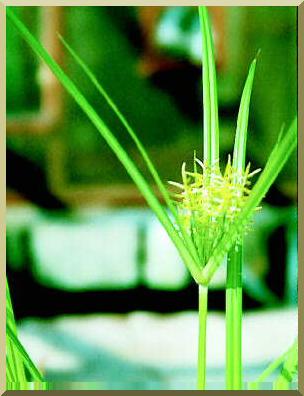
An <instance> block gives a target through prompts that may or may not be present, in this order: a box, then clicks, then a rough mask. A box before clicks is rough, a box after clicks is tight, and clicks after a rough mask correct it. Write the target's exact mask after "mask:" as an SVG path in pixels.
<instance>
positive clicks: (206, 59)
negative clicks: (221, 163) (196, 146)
mask: <svg viewBox="0 0 304 396" xmlns="http://www.w3.org/2000/svg"><path fill="white" fill-rule="evenodd" d="M199 18H200V25H201V36H202V73H203V80H202V81H203V101H204V103H203V105H204V160H205V161H206V162H207V163H208V164H209V165H213V164H214V162H215V161H217V160H218V158H219V120H218V103H217V84H216V70H215V62H214V50H213V44H212V43H213V40H212V32H211V26H210V23H209V17H208V11H207V8H206V7H205V6H200V7H199Z"/></svg>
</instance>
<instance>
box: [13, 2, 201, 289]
mask: <svg viewBox="0 0 304 396" xmlns="http://www.w3.org/2000/svg"><path fill="white" fill-rule="evenodd" d="M7 15H8V17H9V18H10V20H11V21H12V22H13V24H14V25H15V27H16V28H17V30H18V32H19V33H20V34H21V36H22V37H23V38H24V39H25V41H26V42H27V43H28V44H29V46H30V47H31V48H32V49H33V51H34V52H35V53H36V54H37V55H38V56H39V57H40V58H42V59H43V60H44V62H45V63H46V64H47V65H48V67H49V68H50V69H51V71H52V72H53V73H54V75H55V76H56V77H57V78H58V80H59V81H60V83H61V84H62V85H63V86H64V88H65V89H66V91H67V92H68V93H69V94H70V95H71V96H72V98H73V99H74V100H75V101H76V103H77V104H78V105H79V106H80V108H81V109H82V110H83V111H84V113H85V114H86V115H87V116H88V118H89V119H90V120H91V122H92V123H93V125H94V126H95V127H96V129H97V130H98V131H99V133H100V134H101V135H102V137H103V138H104V139H105V141H106V142H107V144H108V145H109V146H110V148H111V149H112V150H113V152H114V153H115V155H116V156H117V158H118V159H119V160H120V162H121V163H122V164H123V166H124V167H125V169H126V171H127V172H128V174H129V175H130V177H131V178H132V179H133V181H134V182H135V184H136V185H137V187H138V188H139V190H140V191H141V193H142V194H143V196H144V197H145V199H146V201H147V203H148V205H149V206H150V207H151V209H152V210H153V211H154V213H155V214H156V216H157V218H158V219H159V221H160V222H161V224H162V225H163V226H164V228H165V229H166V231H167V233H168V235H169V236H170V238H171V240H172V241H173V243H174V244H175V246H176V248H177V249H178V251H179V253H180V255H181V257H182V259H183V260H184V262H185V264H186V265H187V267H188V269H189V271H190V272H191V274H192V276H193V278H194V279H195V280H196V281H197V282H198V283H200V277H201V271H200V268H199V264H198V263H197V262H196V261H195V260H194V258H193V256H192V255H191V253H190V252H189V251H188V249H187V247H186V246H185V244H184V242H183V240H182V239H181V237H180V236H179V234H178V232H177V230H176V229H175V227H174V225H173V223H172V221H171V220H170V218H169V216H168V214H167V212H166V210H165V209H164V208H163V207H162V205H161V204H160V202H159V201H158V199H157V198H156V196H155V195H154V193H153V191H152V189H151V187H150V186H149V184H148V183H147V181H146V180H145V178H144V177H143V176H142V174H141V173H140V171H139V170H138V168H137V166H136V165H135V164H134V162H133V161H132V160H131V158H130V157H129V156H128V154H127V152H126V151H125V150H124V149H123V147H122V146H121V145H120V143H119V142H118V140H117V139H116V137H115V136H114V135H113V134H112V132H111V131H110V130H109V128H108V127H107V125H106V124H105V123H104V122H103V121H102V120H101V118H100V117H99V115H98V114H97V112H96V111H95V110H94V108H93V107H92V106H91V104H90V103H89V102H88V101H87V99H86V98H85V97H84V96H83V94H82V93H81V92H80V91H79V89H78V88H77V87H76V85H75V84H74V83H73V82H72V81H71V79H70V78H69V77H68V76H67V75H66V74H65V73H64V71H63V70H62V68H61V67H60V66H59V65H58V64H57V63H56V62H55V60H54V59H53V58H52V57H51V56H50V55H49V54H48V52H47V51H46V49H45V48H44V47H43V46H42V45H41V44H40V43H39V42H38V41H37V40H36V39H35V37H34V36H33V35H32V34H31V33H30V32H29V30H28V29H27V28H26V26H25V25H24V24H23V23H22V22H21V21H20V20H19V19H18V18H17V17H16V16H15V15H14V13H13V12H12V11H11V10H10V9H9V8H8V9H7Z"/></svg>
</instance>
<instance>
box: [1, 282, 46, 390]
mask: <svg viewBox="0 0 304 396" xmlns="http://www.w3.org/2000/svg"><path fill="white" fill-rule="evenodd" d="M26 373H28V375H29V377H27V374H26ZM6 381H7V387H8V389H15V390H27V389H31V384H30V382H36V383H37V384H40V385H39V386H40V389H46V388H47V383H46V382H45V381H44V379H43V377H42V375H41V373H40V372H39V370H38V369H37V367H36V366H35V365H34V363H33V362H32V360H31V358H30V357H29V355H28V354H27V352H26V350H25V349H24V347H23V346H22V344H21V343H20V341H19V339H18V336H17V326H16V322H15V318H14V312H13V307H12V303H11V297H10V292H9V288H8V283H7V282H6Z"/></svg>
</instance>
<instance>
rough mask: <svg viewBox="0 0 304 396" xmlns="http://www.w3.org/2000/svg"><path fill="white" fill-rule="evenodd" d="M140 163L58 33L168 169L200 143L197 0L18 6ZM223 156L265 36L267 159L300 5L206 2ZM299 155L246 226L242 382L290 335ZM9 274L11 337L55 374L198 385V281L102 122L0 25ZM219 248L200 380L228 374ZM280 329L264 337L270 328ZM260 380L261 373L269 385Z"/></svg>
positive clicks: (77, 383) (255, 158)
mask: <svg viewBox="0 0 304 396" xmlns="http://www.w3.org/2000/svg"><path fill="white" fill-rule="evenodd" d="M14 11H15V12H16V13H17V14H18V15H19V16H20V17H21V18H22V20H23V21H24V22H25V23H26V25H27V26H28V27H29V28H30V29H31V31H32V32H33V33H34V34H35V35H36V36H37V37H39V39H40V40H41V41H42V42H43V43H44V45H45V46H46V48H47V49H48V50H49V51H50V53H51V54H52V55H53V57H55V59H56V60H57V61H58V62H59V63H60V64H61V65H62V66H63V67H64V69H65V70H66V71H67V74H68V75H69V76H70V77H71V78H72V79H73V80H74V81H75V82H76V83H77V85H78V86H79V87H80V88H81V90H82V91H83V92H84V93H85V95H86V97H87V98H88V99H89V101H90V102H91V103H92V104H93V105H94V107H95V108H96V109H97V111H98V112H99V114H100V115H101V116H102V118H103V119H104V121H105V122H106V123H107V124H108V125H109V127H110V129H111V130H112V131H113V132H114V133H115V135H116V136H117V137H118V138H119V140H120V141H121V142H122V144H123V145H124V146H125V147H126V148H127V149H128V152H129V153H130V155H131V156H132V158H134V159H135V160H136V161H137V163H138V164H139V166H141V165H142V160H141V159H140V158H139V156H138V154H137V152H136V150H134V146H133V144H132V142H130V140H129V139H128V137H127V135H126V133H125V131H124V130H123V128H122V127H121V125H120V124H119V122H118V121H117V119H116V118H115V116H113V114H112V112H111V110H110V109H109V108H108V106H107V104H106V103H105V101H104V100H103V99H102V98H101V97H100V96H99V95H98V93H97V92H96V91H95V89H94V88H93V87H92V86H91V84H90V83H89V82H88V81H87V79H86V78H85V77H84V75H83V73H82V72H81V71H80V69H79V68H78V67H77V65H75V62H74V61H73V60H72V59H71V57H70V56H69V55H68V54H67V53H66V52H65V51H64V50H63V48H62V46H61V45H60V42H59V39H58V36H57V32H60V34H62V35H63V36H64V37H65V39H66V40H67V42H68V43H69V44H70V45H71V46H72V47H73V49H74V50H75V51H76V52H77V53H78V54H79V55H80V57H81V58H83V59H84V60H85V62H86V63H87V64H88V66H89V67H91V68H92V70H93V71H94V73H95V74H96V76H97V77H98V79H100V81H101V82H102V84H103V85H104V87H105V88H106V90H107V91H108V93H109V94H110V96H111V97H112V99H113V100H114V101H115V102H116V103H117V105H118V107H119V108H120V110H121V111H122V113H123V114H124V115H125V116H126V117H127V119H128V120H129V121H130V123H131V125H132V126H133V127H134V129H135V130H136V131H137V134H138V136H139V138H140V140H141V141H142V142H143V143H144V145H145V147H146V148H147V150H148V152H149V154H150V155H151V157H152V159H153V161H154V163H155V164H156V167H157V169H158V170H159V172H160V175H161V176H162V179H163V180H165V181H166V180H176V181H179V180H180V169H181V164H182V162H183V161H185V160H191V159H192V157H193V151H194V150H196V152H197V154H198V156H199V157H202V87H201V61H200V58H201V38H200V30H199V21H198V16H197V10H196V8H195V7H14ZM209 11H210V15H211V18H212V24H213V35H214V40H215V54H216V64H217V72H218V94H219V113H220V128H221V135H220V139H221V140H220V149H221V159H222V161H223V163H225V162H226V159H227V155H228V153H231V152H232V147H233V140H234V133H235V127H236V118H237V112H238V106H239V101H240V96H241V92H242V88H243V84H244V82H245V78H246V75H247V72H248V67H249V64H250V62H251V60H252V59H253V58H254V57H255V56H256V54H257V53H258V51H260V53H259V56H258V66H257V70H256V77H255V82H254V88H253V96H252V103H251V115H250V126H249V138H248V157H247V159H248V161H250V162H251V163H252V168H253V169H255V168H259V167H261V168H263V167H264V166H265V163H266V161H267V158H268V155H269V153H270V151H271V149H272V147H273V145H274V143H275V141H276V139H277V136H278V133H279V131H280V129H281V127H282V125H286V126H288V125H289V123H290V122H291V120H292V119H293V118H294V116H295V114H296V111H297V85H296V84H297V69H296V65H297V35H296V33H297V29H296V23H297V9H296V7H210V8H209ZM296 205H297V163H296V153H293V155H292V157H291V159H290V160H289V161H288V164H287V165H286V166H285V168H284V170H283V172H282V173H281V174H280V176H279V177H278V179H277V180H276V182H275V184H274V186H273V187H272V188H271V190H270V191H269V193H268V195H267V197H266V198H265V200H264V203H263V210H262V211H260V212H258V213H257V214H256V216H255V218H254V226H253V230H254V231H252V232H250V233H249V234H248V235H247V236H246V241H245V267H244V342H243V349H244V352H243V354H244V363H245V381H249V380H252V379H255V378H256V377H257V375H258V374H259V373H260V372H261V371H262V370H263V368H265V367H266V365H267V364H268V363H269V362H270V361H272V360H273V359H275V358H276V357H278V356H279V355H280V354H281V353H282V352H284V351H285V350H286V349H287V348H288V347H289V346H290V345H291V343H292V342H293V340H294V338H295V336H296V334H297V207H296ZM7 276H8V282H9V285H10V288H11V294H12V301H13V306H14V310H15V315H16V319H17V321H18V325H19V334H20V339H21V341H22V342H23V344H24V346H25V347H26V349H27V350H28V352H29V353H30V355H31V356H32V358H33V360H34V361H35V363H36V364H37V365H38V366H39V368H40V369H41V371H42V372H43V373H44V375H45V377H46V378H47V379H48V380H49V381H51V382H52V383H53V387H54V389H73V388H74V389H156V390H157V389H194V388H195V384H196V343H197V313H196V310H197V306H198V302H197V287H196V285H195V284H194V282H193V281H192V280H191V278H190V276H189V274H188V272H187V271H186V269H185V268H184V266H183V264H182V262H181V260H180V258H179V256H178V254H177V252H176V251H175V248H174V246H173V245H172V244H171V242H170V240H169V238H168V237H167V236H166V234H165V232H164V231H163V229H162V228H161V226H160V224H159V222H158V221H157V219H156V218H155V216H154V215H153V213H152V212H151V211H150V210H149V208H148V207H147V205H146V204H145V202H144V200H143V198H142V197H141V195H140V193H139V192H138V191H137V188H136V187H135V186H134V184H133V183H132V181H131V180H130V178H129V176H128V175H127V173H126V172H125V170H124V169H123V167H122V166H121V164H120V163H119V162H118V160H117V159H116V157H115V156H114V154H113V153H112V152H111V150H110V149H109V148H108V147H107V145H106V143H105V142H104V141H103V139H102V138H101V137H100V136H99V134H98V132H97V131H96V130H95V129H94V127H93V126H92V125H91V124H90V122H89V121H88V120H87V118H86V116H85V115H84V114H83V113H82V112H81V111H80V110H79V108H78V107H77V105H76V104H75V103H74V102H73V101H72V100H71V99H70V97H68V96H67V95H66V94H65V93H64V92H63V90H62V89H61V87H60V86H59V85H58V83H57V82H56V80H55V78H54V77H53V76H52V75H51V73H50V72H49V71H48V69H47V68H46V67H45V66H44V65H43V64H41V63H39V61H38V60H37V58H36V57H35V56H34V55H33V53H32V52H31V50H30V49H29V48H28V47H27V45H26V44H25V43H24V42H23V41H22V40H21V39H20V37H19V36H18V34H17V33H16V31H15V29H14V27H13V26H12V25H11V24H10V23H9V22H8V23H7ZM224 307H225V263H223V265H222V267H221V268H220V269H219V271H218V273H217V274H216V277H215V279H214V281H213V283H212V286H211V290H210V295H209V308H210V315H209V321H208V364H209V367H208V370H209V377H207V378H209V382H208V388H210V389H222V388H224V365H225V322H224V320H225V319H224ZM274 340H275V341H274ZM267 386H268V387H270V386H271V385H270V384H268V385H267V384H265V387H266V388H265V389H267Z"/></svg>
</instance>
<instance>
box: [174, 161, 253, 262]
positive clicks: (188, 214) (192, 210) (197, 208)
mask: <svg viewBox="0 0 304 396" xmlns="http://www.w3.org/2000/svg"><path fill="white" fill-rule="evenodd" d="M198 167H199V168H200V172H198V169H197V168H198ZM259 171H260V169H258V170H256V171H254V172H251V173H250V164H248V166H247V168H246V170H245V171H244V172H240V171H238V170H237V169H235V168H234V167H233V166H232V164H231V160H230V157H228V162H227V165H226V168H225V171H224V173H221V171H220V167H219V163H218V162H216V163H214V164H213V165H212V166H209V165H208V164H206V163H203V162H202V161H200V160H199V159H198V158H196V157H195V158H194V169H193V171H192V172H189V171H187V170H186V164H185V163H183V165H182V183H176V182H169V183H170V184H172V185H173V186H175V187H177V188H178V189H179V190H180V191H179V192H178V193H177V194H175V195H174V196H175V198H176V201H175V202H176V205H177V209H178V215H179V218H180V220H181V221H182V223H183V225H184V227H185V228H186V230H187V232H188V233H189V234H190V236H191V238H192V240H193V242H194V244H195V246H196V249H197V251H198V254H199V256H200V259H201V260H202V264H203V265H205V264H206V263H207V261H208V259H209V258H210V257H211V255H212V252H213V250H214V248H215V247H216V245H217V244H218V242H219V241H220V239H221V238H222V237H223V235H224V234H225V233H227V232H229V229H230V227H231V225H232V224H233V222H234V221H235V220H236V217H237V215H238V214H239V212H240V211H241V209H242V207H243V206H244V204H245V202H246V199H247V197H248V194H249V193H250V189H249V187H250V178H251V177H252V176H253V175H254V174H256V173H257V172H259Z"/></svg>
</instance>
